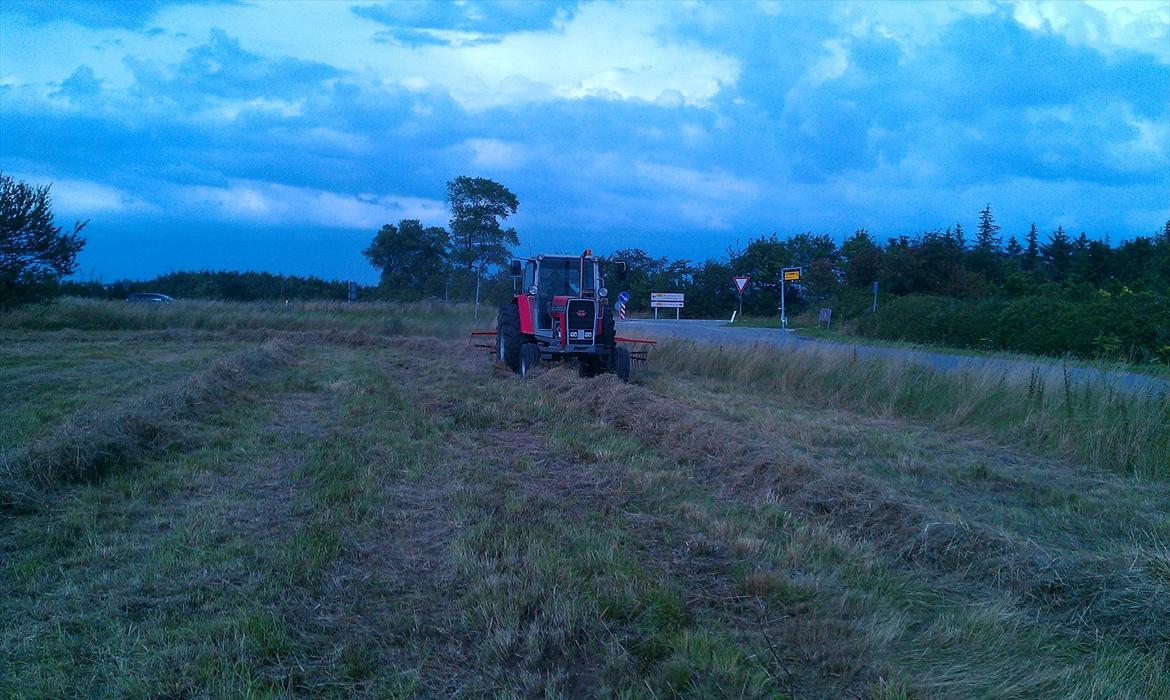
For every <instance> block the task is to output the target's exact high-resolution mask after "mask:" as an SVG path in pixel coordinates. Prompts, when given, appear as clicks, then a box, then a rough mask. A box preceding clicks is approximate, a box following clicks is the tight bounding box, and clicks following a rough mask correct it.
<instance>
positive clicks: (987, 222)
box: [975, 204, 999, 255]
mask: <svg viewBox="0 0 1170 700" xmlns="http://www.w3.org/2000/svg"><path fill="white" fill-rule="evenodd" d="M975 250H979V251H983V252H985V253H987V254H989V255H995V254H996V253H998V252H999V224H997V223H995V217H994V216H992V215H991V205H990V204H988V205H987V206H986V207H984V208H983V211H981V212H979V233H977V234H975Z"/></svg>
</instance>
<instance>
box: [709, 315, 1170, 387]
mask: <svg viewBox="0 0 1170 700" xmlns="http://www.w3.org/2000/svg"><path fill="white" fill-rule="evenodd" d="M728 327H729V328H779V327H780V320H779V318H778V317H776V316H745V317H743V318H739V317H736V319H735V323H732V324H728ZM788 327H789V328H790V329H792V332H793V333H795V334H796V335H798V336H801V337H804V338H812V339H815V340H824V341H828V342H832V343H841V344H844V345H864V346H870V347H879V348H894V349H897V350H911V351H918V352H930V353H938V354H943V355H956V356H960V357H983V358H994V359H1001V360H1011V361H1014V362H1053V361H1056V360H1059V361H1060V362H1061V363H1064V364H1067V365H1069V366H1072V367H1081V368H1085V369H1092V370H1100V371H1104V372H1134V373H1137V374H1147V375H1150V376H1152V377H1170V367H1167V366H1165V365H1159V364H1150V363H1142V364H1137V363H1131V362H1117V361H1114V360H1099V361H1093V360H1082V359H1078V358H1073V357H1058V358H1053V357H1047V356H1043V355H1025V354H1022V353H1015V352H1006V351H998V350H995V351H993V350H980V349H978V348H957V347H950V346H946V345H932V344H928V343H911V342H907V341H902V340H884V339H881V338H870V337H868V336H863V335H857V334H856V333H852V332H850V328H851V327H852V324H851V323H850V322H848V321H846V322H844V323H837V324H836V325H831V326H830V327H829V328H825V327H824V326H822V325H821V324H820V323H818V322H817V319H816V317H815V316H812V315H808V316H800V317H796V318H790V319H789V326H788Z"/></svg>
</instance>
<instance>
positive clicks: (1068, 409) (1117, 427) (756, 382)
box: [654, 342, 1170, 479]
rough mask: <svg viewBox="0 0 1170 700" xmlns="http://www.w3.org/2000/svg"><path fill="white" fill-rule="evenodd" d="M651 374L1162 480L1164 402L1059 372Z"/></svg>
mask: <svg viewBox="0 0 1170 700" xmlns="http://www.w3.org/2000/svg"><path fill="white" fill-rule="evenodd" d="M654 364H655V366H657V367H659V368H666V369H668V370H673V371H682V372H691V373H694V374H697V375H702V376H708V377H715V378H720V379H728V380H731V381H734V382H738V383H741V384H743V385H745V386H747V387H750V388H751V390H753V391H757V392H762V393H774V394H777V395H778V396H777V400H782V401H789V400H796V401H801V402H808V403H810V404H813V405H817V406H825V407H842V408H847V409H850V410H855V411H861V412H864V413H867V414H872V415H890V416H899V417H906V418H913V419H921V420H929V421H935V422H937V423H938V424H940V425H942V426H945V427H957V428H966V429H973V430H977V431H980V432H984V433H989V434H992V435H994V436H996V437H998V438H1000V439H1002V440H1004V441H1007V442H1013V441H1015V442H1023V443H1026V444H1029V445H1033V446H1036V447H1040V448H1042V449H1044V450H1046V451H1050V452H1054V453H1057V454H1061V455H1065V456H1067V457H1070V458H1073V459H1075V460H1077V461H1081V462H1084V463H1087V464H1088V465H1090V466H1093V467H1100V468H1105V469H1110V470H1114V471H1117V472H1120V473H1124V474H1132V475H1135V476H1143V477H1155V478H1162V479H1165V478H1170V395H1167V394H1157V393H1154V392H1150V393H1147V394H1144V395H1143V394H1134V393H1131V392H1125V391H1119V390H1117V389H1115V388H1114V387H1112V386H1110V385H1109V384H1108V383H1107V381H1106V380H1105V379H1102V380H1100V381H1094V382H1074V381H1072V380H1071V379H1070V378H1069V374H1068V372H1067V371H1064V372H1061V371H1060V370H1057V371H1056V373H1055V376H1054V375H1053V373H1052V372H1049V371H1042V370H1040V369H1036V370H1034V371H1033V372H1032V373H1031V375H1030V376H1028V377H1022V376H1012V375H1011V374H1009V373H1007V372H1005V371H1004V369H1003V368H1002V367H996V366H994V365H988V366H986V367H984V368H982V369H978V370H964V371H961V372H946V371H942V370H937V369H934V368H931V367H928V366H925V365H922V364H919V363H915V362H912V361H895V360H890V359H885V358H858V357H857V356H856V354H850V353H848V352H843V351H841V350H840V349H838V348H817V347H811V348H810V347H795V348H784V349H779V348H776V347H774V346H768V345H750V346H738V347H717V346H710V345H704V344H698V343H689V342H670V343H663V344H662V345H659V346H658V348H657V349H656V351H655V355H654Z"/></svg>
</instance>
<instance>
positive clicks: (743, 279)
mask: <svg viewBox="0 0 1170 700" xmlns="http://www.w3.org/2000/svg"><path fill="white" fill-rule="evenodd" d="M732 279H734V280H735V288H736V289H738V290H739V293H740V294H743V288H744V287H746V286H747V283H748V280H749V279H750V277H748V276H747V275H743V276H738V277H733V278H732Z"/></svg>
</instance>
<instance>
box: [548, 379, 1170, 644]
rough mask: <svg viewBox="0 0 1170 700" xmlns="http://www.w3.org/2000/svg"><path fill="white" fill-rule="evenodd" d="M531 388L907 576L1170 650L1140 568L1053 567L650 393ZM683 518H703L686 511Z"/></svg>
mask: <svg viewBox="0 0 1170 700" xmlns="http://www.w3.org/2000/svg"><path fill="white" fill-rule="evenodd" d="M539 381H540V382H541V383H542V385H543V386H544V387H545V388H546V389H547V390H548V391H550V392H551V393H555V394H562V395H572V396H579V397H582V398H583V400H582V401H581V404H582V405H584V406H587V407H588V408H589V409H590V410H591V411H592V412H593V413H595V414H596V415H599V416H604V417H605V419H606V420H607V421H608V422H609V423H610V424H612V425H614V426H615V427H617V428H619V429H621V430H624V431H628V432H629V433H631V434H633V435H636V436H638V439H640V440H642V441H643V442H645V443H647V444H650V445H654V446H655V447H656V448H657V449H660V450H662V451H663V452H665V453H666V454H667V455H669V456H670V458H671V459H673V460H676V461H678V462H680V463H683V464H690V465H693V466H694V467H696V468H697V469H699V470H700V473H702V474H703V478H704V480H705V481H708V482H710V483H714V484H719V485H722V486H723V487H724V488H727V489H732V490H734V491H735V492H737V493H741V494H743V495H745V496H746V497H747V498H750V499H753V500H759V501H762V502H764V503H778V504H782V505H783V506H785V507H786V508H791V509H795V510H796V512H798V513H800V514H802V515H803V516H805V517H808V518H811V519H814V520H819V521H823V522H826V523H830V524H831V525H832V526H833V527H834V528H837V529H838V530H840V531H843V532H847V533H850V534H851V535H853V536H855V537H861V538H864V539H866V540H867V541H869V542H871V543H873V544H874V545H876V546H877V547H879V548H880V549H882V550H884V551H886V552H888V553H890V554H891V555H893V556H895V557H896V558H897V559H899V560H902V561H905V562H907V563H909V564H911V565H914V566H916V567H925V568H927V569H930V570H933V571H936V572H937V573H938V574H939V575H948V576H959V577H961V578H963V579H965V580H967V581H969V582H970V583H971V584H972V585H976V586H988V585H990V586H994V587H996V588H999V589H1002V590H1005V591H1009V592H1011V593H1012V594H1013V595H1014V596H1015V597H1016V599H1017V600H1018V601H1019V603H1020V604H1021V605H1025V606H1031V607H1036V608H1037V609H1039V610H1040V611H1042V612H1043V613H1044V614H1046V615H1051V616H1055V617H1056V618H1057V619H1059V620H1060V621H1061V623H1062V624H1064V625H1066V626H1068V627H1069V628H1070V629H1073V630H1080V631H1081V632H1084V633H1088V634H1110V635H1115V636H1117V637H1119V638H1121V639H1123V640H1126V641H1127V642H1130V643H1139V644H1142V645H1144V646H1146V647H1147V648H1154V649H1158V648H1164V647H1166V645H1168V644H1170V587H1168V586H1166V585H1165V583H1164V582H1163V581H1160V580H1158V579H1156V578H1152V577H1149V576H1146V575H1144V574H1143V573H1142V572H1141V571H1140V570H1133V569H1131V570H1125V569H1118V568H1116V565H1117V562H1115V561H1111V560H1104V561H1094V560H1092V559H1090V558H1086V557H1070V558H1060V557H1058V556H1057V555H1055V554H1054V553H1052V552H1050V551H1048V550H1046V549H1044V548H1042V547H1039V546H1037V545H1035V544H1034V543H1033V542H1032V541H1031V540H1030V539H1029V538H1012V537H1009V536H1007V535H1005V534H1004V533H1001V532H997V531H995V530H993V529H990V528H988V527H986V526H983V525H981V524H979V523H973V522H968V521H964V520H962V519H958V518H955V517H954V516H953V515H950V514H948V513H945V512H935V511H932V510H931V509H929V508H927V507H925V506H923V505H922V504H919V503H916V502H914V501H912V500H910V499H907V498H906V497H905V496H903V495H901V494H899V493H896V492H894V491H892V490H890V489H889V488H887V487H885V486H884V485H883V484H881V483H880V482H878V481H876V480H874V479H872V478H869V477H867V476H865V475H862V474H859V473H857V472H855V471H853V470H850V469H847V468H842V465H835V464H825V463H816V462H814V461H811V460H810V459H809V457H808V456H807V455H805V454H804V453H803V452H802V451H800V450H798V449H795V448H794V447H793V446H792V445H790V444H785V443H782V442H776V441H773V440H769V439H768V438H767V437H764V436H762V435H760V434H758V433H755V432H747V431H745V430H744V429H743V428H741V427H740V426H737V425H735V424H733V423H729V422H727V421H725V420H721V419H718V418H715V417H713V416H712V415H711V414H710V413H708V412H704V411H700V410H696V409H695V408H694V407H692V406H687V405H684V404H680V403H679V402H678V401H675V400H670V399H666V398H664V397H661V396H659V395H658V394H656V393H655V392H653V391H651V390H650V389H647V388H643V387H629V386H626V385H622V384H620V383H619V382H617V381H616V380H611V379H604V380H599V381H596V382H595V386H597V387H598V388H599V389H600V390H598V391H587V390H586V389H585V388H584V387H582V386H581V385H580V382H581V381H582V380H580V379H579V378H577V377H575V376H573V375H572V374H571V373H568V372H548V373H545V374H544V375H543V376H541V377H540V378H539ZM680 435H685V436H686V439H685V440H679V439H678V436H680ZM680 515H681V516H682V517H683V518H685V519H687V520H690V521H698V520H699V519H700V518H706V517H707V516H706V515H705V514H703V513H701V512H699V511H698V510H697V509H696V508H695V507H693V506H692V505H690V504H683V506H682V507H681V509H680Z"/></svg>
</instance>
